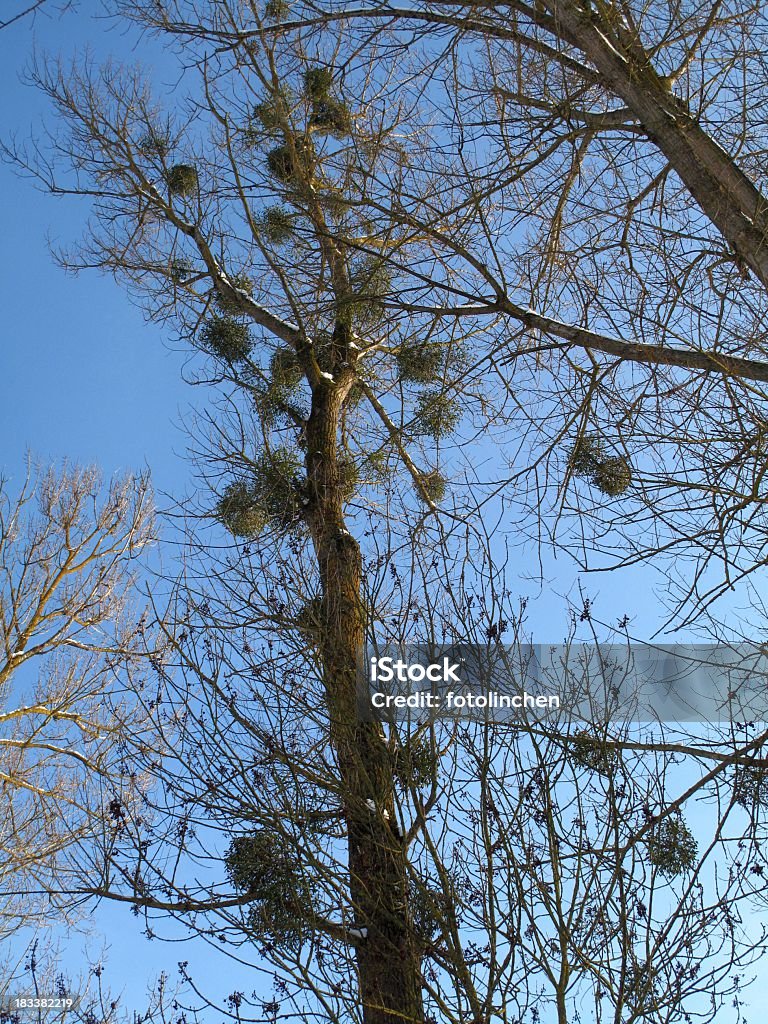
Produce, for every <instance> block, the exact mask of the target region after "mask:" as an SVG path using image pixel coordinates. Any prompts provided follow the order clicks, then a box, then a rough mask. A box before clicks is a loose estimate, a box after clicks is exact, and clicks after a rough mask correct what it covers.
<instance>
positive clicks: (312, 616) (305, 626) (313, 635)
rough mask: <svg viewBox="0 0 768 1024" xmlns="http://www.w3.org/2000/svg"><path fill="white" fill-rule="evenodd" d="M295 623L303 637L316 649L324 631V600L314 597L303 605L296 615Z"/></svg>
mask: <svg viewBox="0 0 768 1024" xmlns="http://www.w3.org/2000/svg"><path fill="white" fill-rule="evenodd" d="M295 623H296V629H297V630H298V631H299V633H300V634H301V636H302V637H303V638H304V639H305V640H306V641H307V642H308V643H309V644H311V645H312V646H314V647H316V646H317V644H318V641H319V637H320V633H321V631H322V629H323V599H322V598H321V597H313V598H311V599H310V600H309V601H307V602H306V604H303V605H302V606H301V608H300V609H299V612H298V614H297V615H296V619H295Z"/></svg>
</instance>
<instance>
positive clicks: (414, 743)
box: [392, 737, 437, 789]
mask: <svg viewBox="0 0 768 1024" xmlns="http://www.w3.org/2000/svg"><path fill="white" fill-rule="evenodd" d="M392 761H393V764H392V771H393V774H394V777H395V780H396V782H397V783H398V784H399V785H400V786H401V787H402V788H403V789H409V788H413V789H425V788H426V787H427V786H432V785H433V784H434V782H435V779H436V778H437V752H436V750H435V748H434V747H433V745H432V744H431V743H430V742H429V740H428V739H427V738H426V737H420V738H418V739H414V740H410V739H409V740H408V742H407V743H405V744H404V746H402V747H399V748H398V749H397V750H396V751H395V753H394V756H393V759H392Z"/></svg>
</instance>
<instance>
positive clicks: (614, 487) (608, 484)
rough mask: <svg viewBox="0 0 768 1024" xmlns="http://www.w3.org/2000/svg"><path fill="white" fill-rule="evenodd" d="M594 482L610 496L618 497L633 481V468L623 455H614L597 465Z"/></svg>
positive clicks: (593, 476) (593, 475) (593, 477)
mask: <svg viewBox="0 0 768 1024" xmlns="http://www.w3.org/2000/svg"><path fill="white" fill-rule="evenodd" d="M592 482H593V483H594V485H595V487H597V489H598V490H600V491H602V492H603V494H605V495H607V496H608V497H609V498H617V497H618V496H619V495H620V494H623V493H624V492H625V491H626V490H627V488H628V487H629V485H630V484H631V483H632V468H631V467H630V465H629V463H628V462H627V460H626V459H625V458H624V457H623V456H622V455H613V456H611V457H610V458H608V459H605V461H604V462H602V463H601V464H600V465H599V466H598V467H597V469H596V470H595V471H594V473H593V474H592Z"/></svg>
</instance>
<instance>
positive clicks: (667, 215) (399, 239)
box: [9, 0, 768, 1024]
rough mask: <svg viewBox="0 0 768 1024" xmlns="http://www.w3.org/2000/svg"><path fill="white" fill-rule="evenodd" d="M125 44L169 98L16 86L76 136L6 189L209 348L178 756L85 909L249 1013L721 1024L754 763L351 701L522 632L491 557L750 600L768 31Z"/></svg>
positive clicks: (574, 11) (186, 6) (477, 29)
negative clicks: (209, 952)
mask: <svg viewBox="0 0 768 1024" xmlns="http://www.w3.org/2000/svg"><path fill="white" fill-rule="evenodd" d="M123 14H124V16H126V17H134V18H137V19H138V20H139V21H140V23H141V25H142V26H144V27H147V26H148V27H150V28H155V29H157V30H158V31H160V32H162V33H165V34H166V38H167V40H168V41H169V43H171V44H175V45H177V46H178V47H179V50H180V60H182V61H183V63H184V66H185V67H186V68H188V69H192V70H191V71H190V75H192V74H196V75H197V76H198V77H197V79H196V85H195V86H194V87H192V89H191V92H190V95H189V97H188V98H187V100H186V102H179V103H178V105H177V106H175V107H174V108H173V109H171V110H163V109H162V108H161V107H160V105H159V104H158V103H157V102H156V101H155V100H154V99H153V98H152V96H151V95H150V93H149V90H148V88H147V86H146V84H145V82H144V80H143V78H142V77H141V75H140V73H139V72H136V71H133V70H130V69H123V68H118V67H116V66H108V67H105V68H101V69H98V68H94V67H91V66H84V67H83V66H79V67H74V68H65V67H63V66H62V65H60V64H59V65H57V64H45V63H40V64H38V65H37V67H35V68H34V69H33V70H32V77H33V79H34V80H35V81H36V82H37V84H38V85H39V86H40V87H41V88H42V89H43V90H44V91H45V92H46V93H47V94H48V95H49V97H50V98H51V100H52V102H53V103H54V105H55V108H56V112H57V115H58V117H59V119H60V125H59V129H58V130H57V133H56V134H55V135H54V136H53V138H52V139H51V142H52V145H51V146H46V147H45V148H40V149H38V148H36V147H34V146H32V147H27V148H26V149H24V147H21V146H11V147H9V152H10V155H11V156H12V157H13V158H14V159H15V160H16V161H17V163H18V164H19V165H20V166H22V167H23V168H25V169H26V170H27V171H29V172H30V173H32V174H33V175H34V176H35V177H36V179H37V181H38V182H39V183H40V184H42V185H43V187H45V188H48V189H50V190H51V191H53V192H56V193H69V192H74V193H77V194H81V195H88V196H91V197H92V198H93V202H94V214H95V216H94V221H93V225H92V231H91V233H90V235H89V239H88V241H87V242H86V244H85V246H84V247H82V248H81V249H80V250H79V251H78V252H77V253H74V254H70V255H69V256H66V257H64V259H65V262H67V263H68V264H69V265H70V266H73V267H74V266H78V267H89V266H93V267H101V268H105V269H108V270H110V271H112V272H114V273H115V274H117V275H118V276H120V277H121V278H122V279H123V280H126V281H127V282H128V285H129V287H130V288H131V289H132V290H133V292H134V293H135V294H136V295H138V296H140V297H141V299H142V301H143V302H145V303H146V305H147V308H148V309H149V310H150V312H151V313H152V315H154V316H156V317H157V318H159V319H167V320H169V321H172V322H174V323H175V324H177V325H179V326H180V329H181V330H182V332H183V333H184V334H185V335H186V336H187V337H188V338H189V339H190V341H191V342H192V344H193V346H194V347H195V349H196V350H197V351H198V354H199V359H198V362H197V364H196V365H197V366H198V367H199V375H200V377H201V378H202V379H204V380H205V381H206V382H207V383H208V385H209V386H212V387H216V388H217V394H218V395H219V399H218V404H217V405H216V406H215V407H214V408H213V410H212V411H211V412H210V413H209V414H208V415H207V416H202V417H201V419H200V422H199V424H198V428H197V434H196V436H197V439H198V445H199V452H198V454H199V464H200V466H201V467H202V468H203V470H204V472H205V473H206V475H207V477H208V479H209V481H210V482H211V484H212V485H213V488H214V490H215V492H216V493H215V496H214V497H213V498H208V497H205V496H204V497H203V498H202V501H201V502H200V507H199V508H198V509H197V511H198V513H199V515H200V516H202V517H203V519H205V516H206V515H207V517H208V526H209V530H210V531H211V532H210V533H208V534H204V535H203V536H204V543H202V545H201V544H200V541H199V540H198V541H197V544H198V552H199V555H200V558H201V561H200V562H199V563H198V565H199V568H198V570H197V573H198V575H195V571H193V570H192V569H191V568H190V570H189V571H188V573H187V575H186V577H185V578H184V580H183V581H182V583H181V584H180V586H179V588H178V591H177V592H176V594H175V595H174V603H173V605H172V613H171V614H170V615H166V614H165V613H163V614H162V615H158V618H159V619H161V621H164V622H165V623H166V630H167V636H166V640H167V644H168V647H169V651H170V652H171V653H170V654H169V657H168V659H167V660H165V661H164V662H163V663H157V664H156V665H155V671H156V672H157V674H158V687H159V690H158V696H157V698H156V699H155V698H154V697H153V700H152V701H151V702H148V703H146V704H145V708H144V710H145V711H146V712H148V713H150V714H152V713H154V716H155V721H156V723H157V725H158V727H159V728H160V729H161V731H164V733H163V735H164V739H163V744H162V745H163V746H164V747H165V749H166V753H165V754H163V755H162V756H158V755H157V754H156V753H155V752H154V751H149V752H142V751H141V750H140V749H137V750H135V751H134V752H133V754H132V757H133V758H134V759H135V763H136V765H137V766H143V767H149V768H150V769H151V771H152V772H153V773H154V777H155V779H156V780H157V781H158V783H162V785H161V787H160V788H159V789H158V790H157V791H154V792H153V793H152V794H150V795H149V796H148V797H147V800H148V803H149V804H151V807H152V813H151V815H149V819H148V818H147V815H145V814H144V813H143V812H142V813H139V812H138V811H137V812H136V813H128V812H126V813H125V815H124V818H123V819H121V826H120V830H119V837H118V841H117V842H116V843H115V844H113V845H112V846H111V847H110V849H109V855H110V860H109V863H110V872H109V875H108V877H106V878H105V879H104V882H103V884H101V885H100V886H97V887H94V888H92V889H91V892H95V893H97V894H98V895H101V896H109V897H110V898H113V899H115V900H124V901H125V902H126V903H129V904H130V905H132V906H135V907H137V908H143V909H144V911H145V913H146V914H147V915H148V920H149V916H150V915H152V914H153V913H174V914H178V915H181V916H183V917H184V918H185V919H186V920H187V921H188V922H189V923H190V925H191V926H192V927H193V928H194V929H195V930H197V932H198V933H199V934H201V935H204V936H205V937H207V938H208V939H209V940H210V941H216V942H221V943H223V944H225V945H228V944H230V943H232V944H237V945H238V955H239V956H245V955H246V954H245V953H244V952H243V944H244V943H248V942H252V941H255V942H256V943H257V944H258V947H259V949H260V951H261V954H262V956H263V957H264V958H265V961H264V962H266V963H267V964H268V965H269V967H268V970H269V972H270V974H271V973H273V972H274V970H275V969H277V970H278V972H279V981H278V983H277V985H278V990H277V993H276V997H275V1000H274V1001H272V1002H270V1003H269V1004H268V1005H269V1009H267V1008H265V1007H261V1008H260V1009H259V1008H258V1007H257V1009H256V1012H255V1016H257V1017H259V1016H261V1017H262V1019H263V1017H264V1016H265V1015H266V1016H267V1017H270V1019H272V1018H274V1017H276V1016H277V1015H278V1014H279V1015H281V1016H282V1015H285V1016H288V1015H291V1014H295V1015H299V1016H306V1015H307V1014H308V1013H312V1014H317V1015H319V1016H322V1017H325V1018H327V1019H332V1020H337V1019H340V1018H341V1017H349V1016H354V1017H355V1018H357V1017H359V1018H361V1019H363V1020H364V1021H365V1022H366V1024H385V1022H386V1024H392V1021H393V1020H394V1019H395V1018H399V1019H408V1020H424V1019H425V1018H427V1017H429V1018H435V1019H445V1020H462V1021H463V1020H470V1019H471V1020H472V1021H476V1022H480V1021H485V1020H490V1019H491V1018H503V1019H505V1020H509V1021H510V1022H511V1021H512V1020H515V1021H519V1020H522V1019H528V1018H529V1017H530V1019H532V1020H535V1019H537V1016H544V1015H546V1013H548V1012H550V1008H551V1007H554V1010H555V1012H556V1014H557V1018H558V1021H559V1022H561V1024H565V1021H567V1020H570V1019H571V1018H572V1017H573V1016H574V1014H575V1013H576V1012H577V1011H578V1012H580V1013H586V1012H587V1010H586V1009H585V1005H586V1004H585V1000H586V999H589V1001H590V1010H589V1012H590V1013H592V1015H593V1016H594V1018H595V1019H603V1018H606V1019H607V1018H608V1017H611V1018H612V1019H614V1020H619V1019H624V1018H626V1019H629V1020H636V1019H652V1020H664V1021H674V1020H678V1019H685V1017H686V1014H692V1013H700V1014H701V1015H702V1017H703V1018H705V1019H713V1018H714V1017H715V1016H716V1015H718V1014H719V1013H720V1011H721V1008H722V1006H723V1001H724V1000H725V999H729V1000H731V999H736V1001H737V1003H738V989H739V986H740V984H741V979H743V974H744V971H747V970H748V967H749V964H750V963H751V962H752V961H753V959H754V957H755V956H756V955H757V954H758V953H759V952H760V950H761V948H762V946H761V939H760V938H759V937H758V938H757V939H754V938H748V937H745V936H744V935H743V934H742V933H741V931H740V929H739V912H740V907H741V906H742V905H747V904H748V903H749V901H753V900H754V899H755V897H756V896H759V894H760V893H761V892H762V887H763V881H762V879H763V873H764V866H763V863H762V854H761V852H760V841H761V827H762V826H761V818H762V804H763V799H762V796H763V795H762V783H761V780H762V777H763V773H764V770H765V765H764V763H763V761H764V759H763V758H762V757H761V747H762V744H763V740H764V734H763V733H761V732H759V731H758V730H754V729H749V728H748V729H746V730H742V731H738V730H737V731H733V730H731V731H730V732H728V731H726V732H725V733H724V734H723V735H719V736H717V737H715V738H714V739H711V740H710V739H709V738H707V739H706V740H702V741H701V742H697V743H686V742H685V741H684V740H683V739H681V738H679V737H674V736H666V735H662V736H661V737H660V736H658V735H656V736H654V737H653V738H652V739H648V738H646V737H644V736H643V735H639V736H638V735H636V734H634V733H633V732H632V731H631V730H629V731H626V730H625V731H621V730H619V731H617V732H611V733H610V734H604V733H602V732H600V731H599V730H598V729H597V728H595V730H594V731H593V732H592V733H590V734H588V735H586V736H584V735H580V734H578V733H573V732H569V731H567V730H565V731H562V730H561V731H560V732H548V731H547V730H545V729H536V728H520V729H517V730H515V729H512V730H502V729H492V728H485V729H484V728H480V727H478V728H477V729H473V728H470V727H467V728H459V727H455V728H453V729H448V728H445V729H444V728H442V727H441V728H436V729H434V730H429V729H426V730H420V731H419V730H416V731H415V733H410V732H406V733H405V734H403V735H401V734H399V733H398V731H397V730H395V729H392V730H388V729H385V728H383V727H381V726H380V725H378V724H375V723H370V722H367V721H360V720H359V718H358V715H357V688H356V669H357V657H358V654H359V651H360V650H361V648H362V645H363V643H364V640H365V639H366V637H371V636H374V637H377V638H379V639H381V638H387V639H393V640H402V639H405V638H407V639H411V640H413V639H423V640H425V641H431V640H434V639H435V638H440V639H448V640H450V641H452V642H456V641H459V640H464V641H467V640H479V639H484V640H486V641H489V640H490V641H495V640H497V639H498V638H499V637H500V636H502V635H504V633H505V631H507V632H509V631H513V627H514V628H516V629H518V630H520V629H522V628H523V622H522V620H521V619H520V617H519V616H518V615H516V613H515V610H514V608H511V607H510V595H509V587H510V582H509V578H506V579H505V576H504V571H503V568H504V562H505V559H508V558H510V557H511V554H510V551H511V550H513V549H512V548H510V549H509V550H507V549H505V543H504V530H503V529H502V528H500V529H498V530H493V529H492V528H491V526H490V524H491V523H494V522H498V523H501V524H504V523H510V522H511V524H512V527H511V528H512V530H513V535H512V538H511V541H509V543H510V544H514V543H516V544H518V545H520V544H521V543H525V542H527V541H528V539H529V538H530V537H531V535H533V536H534V537H535V540H536V542H537V543H538V544H539V545H540V547H541V549H544V548H546V547H547V545H548V544H549V542H550V541H552V540H554V541H555V542H559V543H560V545H561V547H563V548H566V549H569V550H572V551H575V552H576V553H577V554H579V555H580V557H584V558H586V557H587V555H588V554H590V553H594V552H599V553H600V554H601V555H602V556H603V557H606V558H607V559H608V560H609V561H611V562H612V563H614V564H628V563H631V562H633V561H639V560H645V559H649V558H653V559H654V561H655V562H658V561H660V560H661V559H663V558H664V556H665V555H671V556H672V557H674V559H675V563H674V566H673V568H674V571H675V572H678V573H679V581H680V585H681V586H682V587H683V591H682V602H681V605H682V607H683V608H685V609H687V610H688V611H689V612H690V611H691V610H693V611H698V610H700V609H701V607H702V605H703V604H705V603H706V602H707V601H708V600H709V598H710V596H712V595H715V594H717V593H718V592H719V590H720V589H721V588H722V587H723V586H726V587H727V586H730V585H731V584H732V583H733V582H734V581H735V580H736V579H738V578H740V577H741V576H742V575H744V574H746V573H749V572H753V571H754V570H755V568H756V567H758V566H760V565H761V564H762V561H763V558H764V554H763V552H764V544H765V530H764V526H763V520H762V510H763V499H762V494H761V489H762V476H763V471H764V454H763V453H764V434H765V412H764V406H765V388H764V385H765V382H766V380H768V363H766V361H765V353H764V351H763V348H764V342H763V332H762V321H763V318H764V315H765V298H766V296H765V287H766V284H767V283H768V276H767V272H766V265H765V254H764V253H763V251H762V238H763V234H764V230H763V227H762V218H763V217H764V210H763V206H762V198H761V193H760V191H759V189H760V187H761V180H760V177H759V174H761V173H762V171H761V170H760V171H756V170H755V168H758V167H759V166H760V157H761V155H762V153H763V150H762V148H761V146H762V142H761V127H760V125H761V122H760V120H759V118H760V114H759V110H758V108H757V107H756V106H755V104H754V103H753V102H751V101H749V102H748V101H747V99H745V96H746V93H745V90H744V89H743V88H742V89H741V90H740V89H739V88H737V84H738V83H743V82H745V81H746V82H749V83H750V85H751V84H752V83H755V87H756V88H759V83H760V82H761V78H760V73H761V69H762V61H763V57H762V53H763V48H762V47H761V46H760V45H758V41H759V39H760V38H761V36H760V33H761V31H762V28H763V20H762V19H763V15H762V13H761V11H759V10H758V9H757V8H756V7H754V6H752V5H745V6H744V7H743V8H738V10H734V11H731V9H730V8H728V9H727V10H726V8H725V7H724V6H722V5H714V6H713V5H711V4H708V5H700V6H696V5H690V7H686V8H681V7H679V6H675V5H669V6H666V5H664V4H655V3H654V4H649V5H647V7H645V8H643V9H642V11H637V10H634V9H630V8H629V6H628V5H623V4H622V5H619V4H596V5H594V6H589V7H586V6H578V5H576V4H570V3H565V2H563V3H559V2H552V3H550V2H548V0H543V2H542V3H538V2H537V3H536V4H535V5H533V6H531V7H529V6H527V5H525V4H517V3H512V4H508V5H504V7H500V6H497V5H485V4H470V5H464V6H459V5H452V4H445V5H443V4H423V5H417V6H416V7H414V8H412V9H408V10H403V9H400V8H396V7H390V6H388V5H375V6H372V7H370V9H369V8H367V7H364V6H361V7H360V9H356V10H355V11H351V10H350V9H349V7H348V5H344V6H343V7H340V8H338V9H332V8H328V9H321V8H320V7H318V6H316V5H303V4H296V5H291V6H290V7H286V5H284V4H283V3H279V2H277V3H276V2H272V3H270V4H268V5H267V8H265V9H263V10H262V8H261V7H260V6H257V5H255V4H252V3H247V2H243V3H229V2H222V3H217V4H215V5H214V4H210V5H209V4H207V3H155V2H153V3H151V4H135V3H131V4H129V5H125V6H124V10H123ZM735 26H738V29H739V31H738V33H737V34H736V35H737V37H738V44H737V45H736V46H734V44H733V43H732V40H733V38H734V28H735ZM723 69H724V70H723ZM723 80H725V81H726V85H723V84H722V81H723ZM734 97H735V99H734ZM734 126H736V127H734ZM729 133H730V134H729ZM65 168H66V169H65ZM67 172H69V173H67ZM753 179H754V180H753ZM488 438H490V439H491V440H488ZM513 515H514V518H513ZM221 526H223V527H226V528H227V529H228V530H229V532H230V534H232V535H234V536H235V537H236V538H238V540H237V542H236V544H234V545H232V544H230V545H224V542H223V539H222V534H221V532H220V530H219V528H220V527H221ZM217 531H218V532H217ZM220 544H221V545H223V546H222V547H221V549H219V546H218V545H220ZM685 556H688V557H690V558H692V559H693V565H692V567H690V568H688V567H686V566H685V563H684V561H683V559H684V557H685ZM191 564H192V563H190V565H191ZM681 566H682V567H683V568H681ZM716 574H718V575H716ZM158 611H160V609H158ZM584 618H585V621H587V622H588V621H589V615H588V614H585V615H584ZM158 709H160V710H158ZM171 747H172V748H173V751H174V753H173V754H169V753H168V752H167V751H168V749H169V748H171ZM681 758H684V759H685V767H684V769H683V768H680V767H679V766H678V761H679V759H681ZM136 770H137V771H138V770H139V768H138V767H137V769H136ZM699 798H701V799H702V800H709V801H711V802H712V804H713V806H714V807H716V814H714V815H713V825H712V828H711V829H710V830H709V832H708V833H707V835H706V836H701V837H699V842H698V843H697V842H696V841H695V838H694V837H693V836H692V834H691V832H690V829H689V827H688V825H687V824H686V821H685V815H684V812H685V810H686V809H687V807H689V806H690V805H692V804H693V802H694V801H696V800H697V799H699ZM739 844H741V845H739ZM150 850H151V851H152V852H151V854H150V853H149V852H148V851H150ZM731 851H734V852H733V855H731ZM197 864H199V867H195V868H194V869H192V870H190V866H191V865H197ZM149 926H150V927H154V925H153V924H149ZM265 969H266V968H265ZM352 979H354V980H352ZM308 994H309V995H310V996H311V1000H308V999H307V996H308ZM233 998H234V997H233ZM244 998H245V997H240V996H238V998H237V999H235V1002H234V1003H233V1004H232V1006H231V1010H232V1013H233V1016H241V1015H242V1014H244V1013H245V1009H244V1007H245V1005H246V1003H247V1000H245V1001H244Z"/></svg>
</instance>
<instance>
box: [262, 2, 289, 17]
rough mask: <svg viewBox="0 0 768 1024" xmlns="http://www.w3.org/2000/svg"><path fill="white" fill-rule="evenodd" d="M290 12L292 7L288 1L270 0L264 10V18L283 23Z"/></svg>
mask: <svg viewBox="0 0 768 1024" xmlns="http://www.w3.org/2000/svg"><path fill="white" fill-rule="evenodd" d="M290 11H291V5H290V4H289V3H288V2H287V0H269V2H268V3H267V5H266V6H265V8H264V17H265V18H268V19H269V20H270V21H282V20H283V19H284V18H286V17H287V16H288V14H290Z"/></svg>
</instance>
